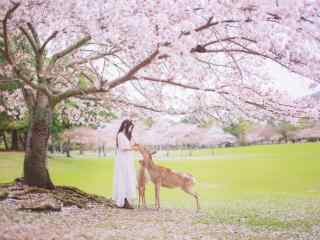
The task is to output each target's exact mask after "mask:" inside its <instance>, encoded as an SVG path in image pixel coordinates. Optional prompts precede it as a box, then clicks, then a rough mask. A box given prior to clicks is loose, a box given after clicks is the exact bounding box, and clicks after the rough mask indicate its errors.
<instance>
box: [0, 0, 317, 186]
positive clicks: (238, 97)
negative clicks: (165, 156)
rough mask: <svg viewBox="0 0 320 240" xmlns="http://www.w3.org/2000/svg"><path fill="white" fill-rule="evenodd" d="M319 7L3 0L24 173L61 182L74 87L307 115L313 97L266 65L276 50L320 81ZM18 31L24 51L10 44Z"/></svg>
mask: <svg viewBox="0 0 320 240" xmlns="http://www.w3.org/2000/svg"><path fill="white" fill-rule="evenodd" d="M319 8H320V2H319V1H317V0H302V1H301V0H292V1H289V0H278V1H267V0H256V1H253V0H227V1H220V0H219V1H210V0H201V1H196V2H195V1H190V0H189V1H186V0H177V1H169V0H163V1H143V0H138V1H131V0H130V1H116V0H96V1H89V0H70V1H62V0H55V1H53V0H46V1H45V0H24V1H9V0H3V1H1V2H0V17H1V20H2V26H1V28H0V54H1V56H3V57H4V59H5V61H4V63H1V65H0V81H7V82H8V81H18V82H19V83H20V84H21V87H20V89H19V92H20V93H21V96H22V97H23V98H24V102H25V107H26V109H27V111H29V115H30V129H29V133H28V140H27V150H26V154H25V161H24V180H25V182H26V183H27V184H29V185H36V186H40V187H46V188H52V187H54V186H53V184H52V182H51V180H50V176H49V173H48V169H47V166H46V158H47V144H48V138H49V126H50V124H51V120H52V112H53V111H54V109H56V108H59V107H61V105H63V104H65V102H66V101H68V99H69V98H76V99H77V98H83V97H88V96H90V97H94V98H103V100H102V101H104V102H107V103H108V104H109V106H114V105H116V106H133V107H138V108H142V109H146V110H154V111H169V112H170V111H179V112H188V111H201V110H205V111H206V112H207V113H208V114H214V116H215V117H220V118H223V117H224V114H225V112H226V111H228V110H231V111H233V109H237V111H239V112H241V113H243V114H248V112H252V111H254V112H256V113H259V114H260V116H263V114H267V113H270V114H285V115H288V116H289V117H294V116H301V117H303V116H306V115H308V109H309V108H310V105H308V104H306V105H304V106H303V108H300V107H299V106H298V105H297V104H295V103H293V102H291V101H289V99H288V97H287V96H285V95H283V94H281V93H279V92H277V91H275V90H274V89H272V88H270V82H269V80H270V79H269V78H268V77H265V76H263V77H262V76H261V75H260V74H259V73H261V72H262V69H263V66H264V65H265V64H266V63H270V62H273V63H274V64H278V65H280V66H282V67H283V68H285V69H287V70H288V71H291V72H294V73H297V74H300V75H303V76H305V77H308V78H310V79H311V80H312V81H313V85H317V84H318V83H319V79H320V67H319V66H320V64H319V62H320V53H319V51H317V50H318V49H319V44H320V31H319V30H318V29H319V23H320V21H319V19H320V17H319ZM17 38H23V39H24V41H26V42H27V43H28V47H29V48H28V51H27V50H26V49H25V48H15V47H14V42H15V39H17ZM29 49H31V51H29ZM173 87H175V88H173ZM177 88H182V89H184V92H183V94H180V93H178V91H176V89H177ZM132 91H135V94H130V93H132ZM172 102H176V103H178V104H176V106H177V107H176V108H177V109H173V108H172V106H171V105H172ZM19 104H20V102H19ZM168 106H169V107H168ZM318 115H319V111H318V110H316V111H315V112H313V116H318Z"/></svg>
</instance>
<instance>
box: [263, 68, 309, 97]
mask: <svg viewBox="0 0 320 240" xmlns="http://www.w3.org/2000/svg"><path fill="white" fill-rule="evenodd" d="M267 69H268V72H269V73H270V76H272V79H273V81H274V84H275V87H277V88H278V89H279V90H282V91H287V92H288V93H289V94H290V95H291V96H293V97H295V98H299V97H303V96H305V95H309V94H312V93H313V92H315V89H310V88H309V86H310V84H311V83H312V81H311V80H310V79H307V78H304V77H302V76H300V75H298V74H295V73H292V72H289V71H288V70H286V69H285V68H283V67H282V66H280V65H278V64H275V63H271V62H270V63H269V64H268V65H267Z"/></svg>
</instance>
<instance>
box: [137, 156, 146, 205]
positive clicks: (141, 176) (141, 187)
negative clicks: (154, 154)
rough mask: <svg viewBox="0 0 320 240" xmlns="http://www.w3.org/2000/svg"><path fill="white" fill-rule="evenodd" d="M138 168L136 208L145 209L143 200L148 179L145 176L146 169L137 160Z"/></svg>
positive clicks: (140, 161)
mask: <svg viewBox="0 0 320 240" xmlns="http://www.w3.org/2000/svg"><path fill="white" fill-rule="evenodd" d="M139 164H140V168H139V169H138V172H137V183H138V186H137V189H138V193H139V199H138V200H139V203H138V208H140V207H141V205H142V206H143V207H144V208H146V198H145V191H146V184H147V182H148V181H149V178H148V176H147V174H146V167H145V164H144V162H143V161H142V160H139Z"/></svg>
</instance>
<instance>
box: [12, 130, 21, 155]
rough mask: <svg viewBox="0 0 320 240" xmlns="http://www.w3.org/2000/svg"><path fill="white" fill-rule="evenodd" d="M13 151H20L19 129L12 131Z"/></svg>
mask: <svg viewBox="0 0 320 240" xmlns="http://www.w3.org/2000/svg"><path fill="white" fill-rule="evenodd" d="M11 150H13V151H18V150H19V144H18V131H17V129H13V130H12V131H11Z"/></svg>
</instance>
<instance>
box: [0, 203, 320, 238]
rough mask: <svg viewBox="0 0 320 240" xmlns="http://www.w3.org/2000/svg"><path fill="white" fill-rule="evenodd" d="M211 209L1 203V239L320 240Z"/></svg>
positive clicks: (317, 229) (315, 229) (316, 232)
mask: <svg viewBox="0 0 320 240" xmlns="http://www.w3.org/2000/svg"><path fill="white" fill-rule="evenodd" d="M204 219H207V213H206V211H200V212H196V211H194V210H189V209H161V210H159V211H157V210H154V209H135V210H125V209H114V208H105V207H95V208H91V209H78V208H77V207H69V208H63V209H62V211H61V212H53V213H34V212H28V211H17V206H16V204H14V203H13V202H10V200H5V201H2V202H0V239H1V240H29V239H30V240H31V239H32V240H38V239H39V240H40V239H43V240H51V239H59V240H60V239H61V240H66V239H78V240H81V239H94V240H104V239H115V240H121V239H123V240H125V239H146V240H147V239H155V240H156V239H181V240H182V239H186V240H187V239H210V240H213V239H257V240H260V239H261V240H262V239H263V240H267V239H306V240H312V239H314V240H317V239H320V225H313V226H312V228H311V229H309V231H308V232H301V231H293V230H292V229H290V230H281V231H280V230H276V231H275V230H271V229H268V230H267V229H262V228H260V229H258V228H252V227H249V226H246V225H243V224H238V225H237V224H221V223H220V224H219V223H214V222H210V221H204Z"/></svg>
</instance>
